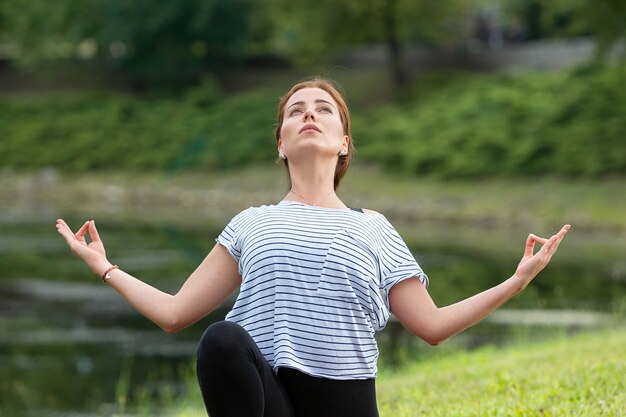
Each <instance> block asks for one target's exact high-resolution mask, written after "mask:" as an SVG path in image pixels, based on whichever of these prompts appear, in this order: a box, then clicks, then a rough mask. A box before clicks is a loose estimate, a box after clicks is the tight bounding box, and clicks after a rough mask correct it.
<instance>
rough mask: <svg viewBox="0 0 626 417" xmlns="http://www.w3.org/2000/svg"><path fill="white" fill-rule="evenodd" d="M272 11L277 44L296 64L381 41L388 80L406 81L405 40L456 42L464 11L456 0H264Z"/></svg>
mask: <svg viewBox="0 0 626 417" xmlns="http://www.w3.org/2000/svg"><path fill="white" fill-rule="evenodd" d="M266 4H268V5H269V6H268V7H271V8H272V9H273V10H275V11H276V13H275V14H274V18H275V21H276V22H279V23H277V24H276V25H275V26H276V28H277V29H278V31H277V32H276V33H275V36H276V38H277V39H278V41H277V45H280V46H281V47H282V48H283V50H284V51H285V52H286V53H287V54H289V55H290V56H291V57H292V58H293V59H294V60H295V61H296V62H298V61H299V62H305V63H308V62H312V61H314V60H317V59H319V58H320V57H322V56H328V55H329V54H331V53H333V52H337V51H339V50H340V49H341V48H343V47H345V46H347V45H355V44H363V43H370V44H372V43H383V44H384V45H385V47H386V49H387V51H388V56H389V68H390V73H391V76H392V80H393V81H394V84H395V85H396V86H397V87H400V88H401V87H404V86H405V85H406V84H407V82H408V74H407V68H406V65H405V63H404V54H403V49H404V46H405V44H407V43H409V42H410V43H421V44H433V43H439V42H443V41H449V40H455V39H457V38H458V32H459V30H460V27H461V25H459V24H458V19H459V18H461V16H462V12H463V11H464V10H465V7H466V6H465V2H463V1H461V0H440V1H427V0H345V1H334V0H318V1H317V2H315V3H314V4H311V5H310V6H309V5H306V4H302V3H295V2H292V1H290V0H268V1H267V2H266Z"/></svg>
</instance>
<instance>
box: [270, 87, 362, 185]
mask: <svg viewBox="0 0 626 417" xmlns="http://www.w3.org/2000/svg"><path fill="white" fill-rule="evenodd" d="M304 88H319V89H321V90H324V91H326V92H327V93H328V94H330V96H331V97H332V98H333V100H335V102H336V103H337V106H338V108H339V117H340V118H341V125H342V126H343V134H344V135H347V136H348V138H349V139H348V153H347V154H346V155H339V158H338V159H337V165H336V166H335V177H334V180H333V187H334V189H335V190H336V189H337V187H338V186H339V183H340V182H341V179H342V178H343V177H344V175H346V172H347V171H348V167H349V166H350V161H351V160H352V155H354V152H355V149H354V145H353V144H352V135H351V133H350V110H348V105H347V104H346V101H345V100H344V98H343V96H342V94H341V93H340V92H339V90H340V89H341V87H339V85H338V84H336V83H335V82H333V81H331V80H328V79H325V78H321V77H314V78H311V79H310V80H306V81H303V82H300V83H297V84H295V85H294V86H292V87H291V88H290V89H289V91H288V92H287V94H285V95H284V96H282V97H281V98H280V102H279V103H278V125H277V126H276V133H275V136H276V142H278V139H280V130H281V129H282V127H283V119H284V112H285V106H286V105H287V101H288V100H289V98H290V97H291V96H292V95H293V94H294V93H295V92H296V91H298V90H302V89H304ZM283 163H284V164H285V167H286V168H287V171H289V161H287V159H283ZM289 181H290V186H291V179H289Z"/></svg>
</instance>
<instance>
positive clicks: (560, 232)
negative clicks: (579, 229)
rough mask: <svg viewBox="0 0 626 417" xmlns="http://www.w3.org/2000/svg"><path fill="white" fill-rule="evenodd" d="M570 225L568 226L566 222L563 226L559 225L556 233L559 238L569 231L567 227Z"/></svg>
mask: <svg viewBox="0 0 626 417" xmlns="http://www.w3.org/2000/svg"><path fill="white" fill-rule="evenodd" d="M571 227H572V226H570V225H569V224H566V225H565V226H563V227H561V230H559V232H558V233H557V235H558V236H559V238H561V239H562V238H563V236H565V234H566V233H567V232H568V231H569V229H570V228H571Z"/></svg>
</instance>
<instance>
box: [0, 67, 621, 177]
mask: <svg viewBox="0 0 626 417" xmlns="http://www.w3.org/2000/svg"><path fill="white" fill-rule="evenodd" d="M625 81H626V73H625V72H624V69H623V67H586V68H581V69H577V70H575V71H568V72H562V73H520V74H500V75H495V76H493V75H492V76H486V75H473V74H466V73H464V74H458V73H457V74H433V75H429V76H426V77H422V78H420V79H419V80H418V81H417V83H416V85H415V86H414V88H413V89H412V90H411V91H408V92H406V94H405V97H404V99H403V100H402V101H401V102H395V103H390V104H386V105H383V106H381V107H377V108H374V109H370V110H367V111H364V112H354V113H353V117H354V123H353V126H354V132H353V133H354V137H355V140H356V143H357V149H358V150H359V159H366V160H369V161H373V162H376V163H380V164H382V165H383V166H385V167H386V168H389V169H391V170H394V171H398V172H402V173H408V174H419V175H434V176H440V177H445V178H466V177H483V176H493V175H510V176H529V175H530V176H532V175H543V174H550V175H561V176H587V177H597V176H605V175H623V174H625V173H626V146H625V145H626V140H625V139H626V138H625V132H626V117H625V116H624V115H626V89H625V88H623V86H624V85H625ZM363 88H366V87H363ZM279 96H280V92H279V91H273V90H267V89H261V90H255V91H251V92H246V93H242V94H238V95H235V96H231V97H226V98H224V97H222V96H221V95H220V92H219V90H218V89H217V88H216V87H215V85H214V84H212V83H205V84H203V85H201V86H199V87H197V88H195V89H193V90H190V91H188V92H187V93H186V94H185V95H183V96H182V97H180V98H178V99H172V98H158V99H147V98H133V97H131V96H126V95H120V94H87V93H81V94H74V95H67V94H64V95H59V94H54V95H48V96H43V97H42V96H33V97H4V98H2V99H0V138H1V140H0V166H2V167H9V168H14V169H38V168H41V167H46V166H54V167H57V168H59V169H62V170H64V171H68V172H80V171H85V170H110V169H124V170H174V171H175V170H182V169H225V168H233V167H237V166H241V165H245V164H250V163H254V162H262V161H271V160H273V159H275V157H276V146H275V141H274V138H273V129H274V127H275V123H276V121H275V119H276V116H275V111H276V110H275V108H276V105H277V103H278V97H279Z"/></svg>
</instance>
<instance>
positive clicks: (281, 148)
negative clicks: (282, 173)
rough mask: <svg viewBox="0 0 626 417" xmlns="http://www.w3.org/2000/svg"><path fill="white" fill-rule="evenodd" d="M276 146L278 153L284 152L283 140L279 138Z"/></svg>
mask: <svg viewBox="0 0 626 417" xmlns="http://www.w3.org/2000/svg"><path fill="white" fill-rule="evenodd" d="M276 145H277V147H278V153H280V152H281V151H282V150H283V140H282V139H281V138H278V141H277V142H276Z"/></svg>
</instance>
